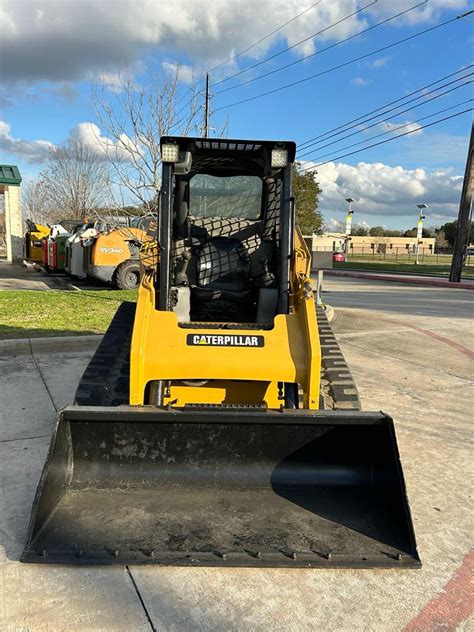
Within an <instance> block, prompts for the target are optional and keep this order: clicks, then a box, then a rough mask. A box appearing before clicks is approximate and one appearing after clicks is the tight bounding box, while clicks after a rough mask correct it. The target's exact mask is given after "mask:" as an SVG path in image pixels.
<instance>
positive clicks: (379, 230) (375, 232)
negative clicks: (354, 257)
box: [369, 226, 386, 237]
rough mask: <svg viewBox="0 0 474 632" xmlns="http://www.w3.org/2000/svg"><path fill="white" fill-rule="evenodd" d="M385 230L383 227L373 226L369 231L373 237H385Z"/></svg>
mask: <svg viewBox="0 0 474 632" xmlns="http://www.w3.org/2000/svg"><path fill="white" fill-rule="evenodd" d="M385 232H386V231H385V228H384V227H383V226H372V228H371V229H370V230H369V235H370V236H371V237H383V236H384V235H385Z"/></svg>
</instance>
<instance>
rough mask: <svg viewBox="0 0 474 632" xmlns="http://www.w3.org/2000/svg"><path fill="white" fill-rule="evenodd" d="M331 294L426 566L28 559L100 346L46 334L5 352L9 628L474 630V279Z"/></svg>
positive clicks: (0, 456)
mask: <svg viewBox="0 0 474 632" xmlns="http://www.w3.org/2000/svg"><path fill="white" fill-rule="evenodd" d="M324 297H325V300H326V301H327V302H328V303H330V304H332V305H333V306H334V307H335V319H334V321H333V327H334V330H335V332H336V334H337V338H338V341H339V343H340V346H341V349H342V351H343V353H344V355H345V357H346V359H347V361H348V364H349V366H350V368H351V370H352V373H353V376H354V378H355V380H356V383H357V385H358V387H359V390H360V395H361V399H362V405H363V408H364V409H365V410H380V409H382V410H383V411H385V412H387V413H389V414H391V415H392V416H393V418H394V420H395V425H396V430H397V437H398V442H399V448H400V453H401V459H402V463H403V468H404V472H405V478H406V483H407V489H408V496H409V500H410V505H411V510H412V515H413V520H414V526H415V531H416V536H417V541H418V550H419V553H420V557H421V559H422V562H423V567H422V569H421V570H410V571H396V570H311V569H308V570H307V569H303V570H302V569H257V570H256V569H225V568H173V567H169V568H158V567H146V568H144V567H108V568H106V567H74V568H68V567H65V566H34V565H23V564H20V563H19V561H18V560H19V556H20V554H21V551H22V546H23V544H24V541H25V535H26V528H27V521H28V517H29V513H30V508H31V503H32V501H33V496H34V492H35V488H36V485H37V482H38V479H39V476H40V472H41V468H42V465H43V462H44V460H45V457H46V452H47V449H48V445H49V437H50V432H51V428H52V424H53V420H54V415H55V411H56V410H57V409H59V408H60V407H62V406H64V405H65V404H67V403H70V402H71V400H72V397H73V395H74V391H75V386H76V384H77V382H78V380H79V378H80V375H81V372H82V370H83V369H84V367H85V365H86V364H87V362H88V359H89V357H90V355H91V353H92V348H91V349H89V350H82V351H69V352H67V353H60V352H58V351H57V350H56V351H55V352H49V353H45V352H44V351H42V350H41V347H40V346H38V347H37V351H34V348H33V353H24V354H22V355H17V356H12V355H4V356H3V357H1V359H0V362H1V364H0V366H1V371H2V375H3V379H2V382H1V385H0V393H1V401H2V403H3V405H2V408H1V410H0V463H1V475H2V477H1V481H2V482H1V491H2V494H1V507H0V529H1V538H2V541H1V545H2V547H1V549H0V550H1V553H0V555H1V556H2V557H1V563H2V573H1V574H0V581H1V582H3V586H2V589H1V590H2V594H3V600H2V601H0V608H2V609H3V610H2V611H0V612H1V616H2V617H3V621H4V624H3V628H2V629H5V630H7V631H8V632H10V631H11V632H14V631H15V632H17V631H19V630H29V631H31V632H36V631H43V630H54V631H60V630H67V631H73V630H113V631H115V630H117V631H121V630H124V631H125V630H127V631H129V630H183V629H192V630H223V629H226V630H262V631H263V630H265V631H267V630H315V629H319V630H329V631H348V632H349V631H351V632H352V631H374V632H375V631H379V630H384V631H392V630H393V631H394V632H395V631H399V630H409V631H415V630H418V631H422V630H423V631H424V630H433V631H434V630H468V629H470V626H471V625H472V623H473V620H472V599H471V597H470V592H469V591H470V585H469V582H470V574H471V573H472V566H473V554H472V553H471V552H470V551H471V547H472V515H473V513H472V510H473V507H472V456H471V455H472V452H471V450H472V447H471V445H470V444H471V443H472V432H471V429H470V417H471V408H472V386H473V382H472V360H473V357H474V351H473V348H472V316H473V299H474V293H473V292H470V291H467V290H457V289H443V288H428V287H427V288H424V287H417V286H402V285H398V284H396V283H390V284H383V283H379V282H376V281H363V280H357V279H337V278H333V279H331V280H328V281H327V282H326V284H325V293H324ZM0 627H1V626H0Z"/></svg>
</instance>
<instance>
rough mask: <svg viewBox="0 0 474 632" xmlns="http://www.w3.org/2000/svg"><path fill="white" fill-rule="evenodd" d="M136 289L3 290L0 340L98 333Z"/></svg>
mask: <svg viewBox="0 0 474 632" xmlns="http://www.w3.org/2000/svg"><path fill="white" fill-rule="evenodd" d="M137 294H138V292H137V291H136V290H107V291H105V290H87V291H83V292H72V291H65V290H48V291H36V290H21V291H15V290H11V291H10V290H5V291H2V292H0V339H6V338H28V337H38V336H75V335H84V334H101V333H104V331H105V330H106V329H107V326H108V324H109V323H110V320H111V319H112V316H113V315H114V314H115V312H116V310H117V308H118V306H119V305H120V303H122V301H136V300H137Z"/></svg>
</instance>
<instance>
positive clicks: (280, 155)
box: [272, 148, 288, 168]
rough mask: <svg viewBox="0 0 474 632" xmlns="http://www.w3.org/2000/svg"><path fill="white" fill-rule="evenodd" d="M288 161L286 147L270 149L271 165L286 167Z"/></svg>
mask: <svg viewBox="0 0 474 632" xmlns="http://www.w3.org/2000/svg"><path fill="white" fill-rule="evenodd" d="M287 163H288V151H287V150H286V149H280V148H276V149H272V167H275V168H278V167H286V165H287Z"/></svg>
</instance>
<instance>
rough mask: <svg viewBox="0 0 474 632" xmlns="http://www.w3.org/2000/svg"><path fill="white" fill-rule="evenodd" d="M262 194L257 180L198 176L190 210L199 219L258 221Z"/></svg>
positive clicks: (192, 183) (191, 188)
mask: <svg viewBox="0 0 474 632" xmlns="http://www.w3.org/2000/svg"><path fill="white" fill-rule="evenodd" d="M262 194H263V183H262V180H261V178H259V177H258V176H252V175H238V176H226V177H219V176H212V175H209V174H204V173H198V174H196V175H194V176H193V177H192V178H191V181H190V185H189V210H190V214H191V215H192V216H193V217H196V218H206V217H234V218H239V219H258V218H259V217H260V215H261V210H262Z"/></svg>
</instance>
